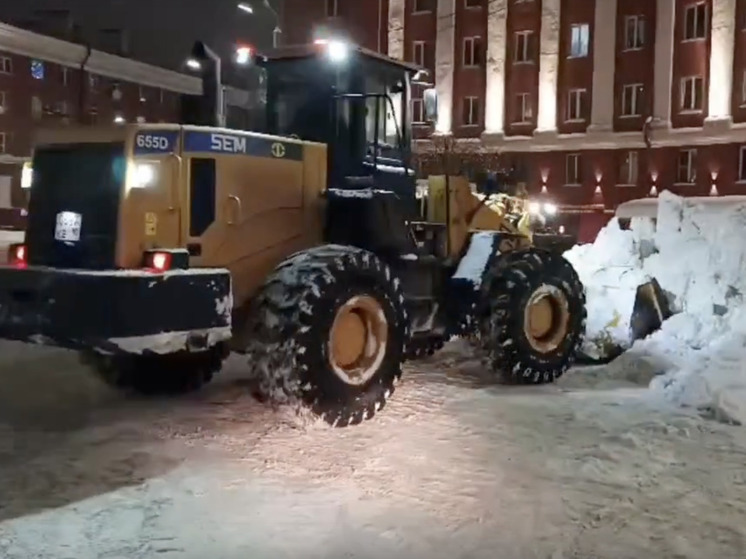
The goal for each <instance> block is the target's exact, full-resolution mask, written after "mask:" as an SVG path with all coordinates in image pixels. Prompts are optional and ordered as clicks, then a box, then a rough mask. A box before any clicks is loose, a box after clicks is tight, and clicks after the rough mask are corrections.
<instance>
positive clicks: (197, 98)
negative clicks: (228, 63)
mask: <svg viewBox="0 0 746 559" xmlns="http://www.w3.org/2000/svg"><path fill="white" fill-rule="evenodd" d="M189 62H190V63H191V66H190V67H191V68H192V69H193V70H195V71H197V72H199V76H200V78H201V79H202V94H201V95H188V94H184V95H182V96H181V111H180V112H181V119H180V120H181V124H193V125H195V126H212V127H218V128H224V127H225V110H224V109H225V103H224V102H223V86H222V78H221V60H220V57H219V56H218V55H217V54H216V53H215V52H214V51H213V50H212V49H210V48H209V47H208V46H207V45H206V44H205V43H203V42H202V41H197V42H196V43H194V46H193V47H192V53H191V58H190V59H189Z"/></svg>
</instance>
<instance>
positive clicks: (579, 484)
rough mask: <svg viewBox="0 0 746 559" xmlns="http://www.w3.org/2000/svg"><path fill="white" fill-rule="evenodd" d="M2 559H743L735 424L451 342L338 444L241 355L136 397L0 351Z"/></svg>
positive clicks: (745, 451) (592, 377)
mask: <svg viewBox="0 0 746 559" xmlns="http://www.w3.org/2000/svg"><path fill="white" fill-rule="evenodd" d="M0 361H1V362H0V385H1V386H2V391H0V557H2V558H3V559H29V558H34V559H47V558H49V559H51V558H54V559H72V558H75V559H94V558H96V559H99V558H111V559H119V558H148V559H149V558H153V557H162V558H164V559H169V558H179V559H186V558H188V559H192V558H193V559H204V558H206V557H210V558H214V559H239V558H240V559H243V558H246V557H252V558H256V559H261V558H265V557H266V558H271V559H282V558H298V557H302V558H308V559H313V558H316V557H318V558H322V557H323V558H328V559H337V558H370V559H374V558H375V559H379V558H381V557H396V558H401V559H410V558H412V559H419V558H423V559H424V558H428V559H432V558H435V559H440V558H443V559H454V558H470V559H471V558H474V559H481V558H484V559H524V558H525V559H528V558H537V559H539V558H541V559H561V558H564V559H570V558H587V559H590V558H594V559H595V558H600V557H603V558H604V559H617V558H619V559H627V558H629V559H639V558H640V557H655V558H656V559H667V558H677V559H679V558H681V559H686V558H691V559H703V558H706V557H718V558H722V559H725V558H728V559H730V558H733V559H736V558H739V559H742V558H743V557H744V553H745V550H746V469H744V467H743V465H744V456H746V429H739V428H734V427H729V426H726V425H723V424H721V423H718V422H715V421H709V420H707V419H704V418H701V417H699V416H697V415H696V414H690V413H688V412H687V410H682V409H681V408H675V407H670V406H668V405H667V403H666V402H665V401H664V400H662V399H661V398H660V397H659V395H658V394H657V393H656V392H654V391H649V390H647V389H646V388H644V387H645V386H646V385H647V383H648V382H649V380H650V378H649V376H645V375H644V374H639V373H638V371H636V370H630V371H628V372H627V374H626V375H623V374H619V372H617V373H618V374H616V375H615V376H614V375H609V374H608V372H607V371H606V370H605V369H604V368H586V369H579V370H576V371H573V372H571V373H570V374H569V376H567V378H566V379H564V380H563V382H562V383H560V384H559V385H557V386H548V387H539V388H515V387H505V386H495V385H494V384H492V383H490V382H489V379H488V378H485V377H484V376H483V370H484V369H483V367H482V366H481V365H480V363H479V362H478V361H476V360H475V359H474V358H473V357H472V355H471V352H470V351H469V350H468V349H466V348H465V346H464V345H463V344H460V343H457V344H450V345H449V346H448V347H447V348H446V349H445V350H443V352H441V353H440V354H438V355H437V356H436V358H434V359H432V360H430V361H426V362H422V363H420V364H417V365H416V366H414V367H409V368H408V369H407V371H406V374H405V378H404V380H403V382H402V383H401V384H400V386H399V387H398V389H397V391H396V393H395V394H394V395H393V397H392V399H391V400H390V403H389V405H388V406H387V407H386V408H385V409H384V410H383V411H382V412H381V413H380V414H379V415H378V416H376V418H375V419H373V420H371V421H369V422H366V423H364V424H363V425H360V426H358V427H354V428H349V429H336V430H335V429H331V428H328V427H326V426H320V425H318V424H316V423H307V422H303V421H301V420H299V419H297V418H295V417H294V416H293V415H292V414H291V413H290V412H289V411H287V410H282V409H281V410H277V411H273V410H271V409H269V408H267V407H265V406H262V405H261V404H258V403H256V402H255V401H254V400H253V399H252V398H251V397H250V396H249V395H248V389H247V387H246V386H245V382H244V381H243V378H244V374H245V372H244V370H243V367H242V364H241V361H240V360H232V361H231V363H230V364H229V366H228V367H227V368H226V370H225V371H224V372H223V373H222V374H221V375H219V377H218V379H216V382H215V383H214V384H213V385H211V386H209V387H208V388H207V389H206V390H205V391H203V392H201V393H199V394H196V395H192V396H189V397H183V398H178V399H173V400H166V401H162V400H160V401H159V400H131V399H126V398H124V397H122V396H120V395H118V394H115V393H113V392H111V391H109V390H108V389H105V388H104V387H103V386H101V385H100V384H99V383H98V382H97V381H96V380H94V379H93V378H92V377H91V376H89V375H87V374H86V373H85V372H84V371H83V370H82V369H81V368H80V366H78V365H77V363H76V362H75V360H74V358H73V357H72V356H71V355H70V354H68V353H65V352H60V351H55V350H49V349H44V348H29V347H25V346H19V345H15V344H2V346H1V347H0Z"/></svg>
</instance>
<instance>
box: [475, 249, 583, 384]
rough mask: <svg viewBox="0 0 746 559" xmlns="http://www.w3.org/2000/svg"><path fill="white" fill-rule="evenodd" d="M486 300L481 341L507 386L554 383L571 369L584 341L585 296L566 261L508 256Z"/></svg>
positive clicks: (543, 255) (540, 254)
mask: <svg viewBox="0 0 746 559" xmlns="http://www.w3.org/2000/svg"><path fill="white" fill-rule="evenodd" d="M483 294H484V296H485V297H486V298H487V301H486V304H485V310H486V311H487V314H486V316H484V317H483V320H481V331H480V341H481V344H482V346H483V348H484V349H486V350H487V353H488V356H489V361H490V364H491V366H492V369H493V370H494V371H495V372H496V373H498V374H499V375H500V376H501V377H502V378H503V379H504V380H506V381H508V382H512V383H520V384H543V383H549V382H554V381H555V380H556V379H558V378H559V377H560V376H562V375H563V374H564V373H565V371H567V369H568V368H570V366H572V364H573V363H574V362H575V359H576V358H577V355H578V352H579V349H580V346H581V345H582V343H583V337H584V335H585V322H586V308H585V291H584V289H583V285H582V283H581V282H580V279H579V278H578V275H577V272H575V269H574V268H573V267H572V265H571V264H570V263H569V262H568V261H567V260H566V259H565V258H563V257H562V256H561V255H558V254H552V253H550V252H546V251H542V250H537V249H530V250H526V251H520V252H515V253H511V254H507V255H505V256H503V257H501V258H500V259H499V260H498V261H497V262H496V263H495V265H494V266H493V269H492V270H490V272H489V278H488V281H487V284H486V286H485V290H484V292H483Z"/></svg>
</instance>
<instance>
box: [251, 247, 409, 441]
mask: <svg viewBox="0 0 746 559" xmlns="http://www.w3.org/2000/svg"><path fill="white" fill-rule="evenodd" d="M407 333H408V328H407V317H406V311H405V307H404V298H403V295H402V293H401V288H400V287H399V282H398V280H397V279H396V278H395V277H394V276H393V274H392V272H391V269H390V268H389V267H388V266H387V265H386V264H385V263H384V262H382V261H381V260H380V259H379V258H378V257H376V256H375V255H374V254H372V253H370V252H367V251H365V250H361V249H358V248H353V247H347V246H339V245H326V246H322V247H318V248H314V249H310V250H307V251H304V252H301V253H298V254H296V255H293V256H292V257H290V258H289V259H288V260H286V261H285V262H283V263H282V264H280V265H279V266H278V268H277V270H276V271H275V273H274V274H272V276H270V278H269V279H268V280H267V282H266V283H265V285H264V287H263V288H262V290H261V292H260V293H259V295H258V296H257V298H256V299H255V301H254V304H253V308H252V311H251V315H250V321H249V328H248V335H249V339H250V341H249V343H248V347H247V354H248V355H249V360H250V365H251V368H252V372H253V376H254V377H255V379H256V380H257V388H258V391H259V395H260V396H261V397H263V398H265V399H270V400H274V401H279V402H283V401H284V402H287V401H292V400H300V401H302V402H303V403H305V404H306V405H308V406H310V407H311V409H312V410H313V411H314V412H315V413H316V414H318V415H319V416H321V417H322V418H323V419H324V420H325V421H326V422H328V423H330V424H331V425H334V426H346V425H351V424H356V423H360V422H361V421H363V420H364V419H368V418H370V417H372V416H373V415H374V414H375V413H376V412H377V411H378V410H379V409H380V408H382V407H383V406H384V405H385V403H386V400H387V398H388V397H389V396H390V395H391V393H392V392H393V391H394V383H395V382H396V380H397V379H398V378H399V377H400V376H401V364H402V361H403V358H404V342H405V340H406V339H407Z"/></svg>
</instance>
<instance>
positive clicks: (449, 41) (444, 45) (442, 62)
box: [435, 0, 456, 134]
mask: <svg viewBox="0 0 746 559" xmlns="http://www.w3.org/2000/svg"><path fill="white" fill-rule="evenodd" d="M436 22H437V23H436V26H437V27H436V33H437V34H436V40H435V89H436V91H437V92H438V122H437V124H436V125H435V131H436V132H438V133H440V134H449V133H451V132H452V130H453V112H454V109H455V106H454V105H455V104H454V98H453V70H454V65H455V62H456V61H455V60H454V53H455V46H456V45H455V41H456V0H438V13H437V15H436Z"/></svg>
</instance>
